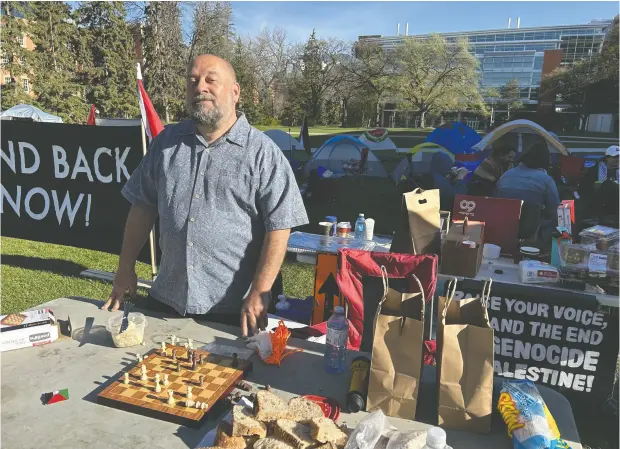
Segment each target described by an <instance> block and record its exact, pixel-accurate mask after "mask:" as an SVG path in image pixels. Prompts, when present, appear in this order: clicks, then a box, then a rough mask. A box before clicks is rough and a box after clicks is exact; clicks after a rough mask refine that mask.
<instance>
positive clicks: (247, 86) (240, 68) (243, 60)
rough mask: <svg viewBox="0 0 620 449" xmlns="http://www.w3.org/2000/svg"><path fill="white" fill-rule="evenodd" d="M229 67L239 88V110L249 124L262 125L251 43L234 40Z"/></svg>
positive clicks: (262, 119) (262, 118) (238, 39)
mask: <svg viewBox="0 0 620 449" xmlns="http://www.w3.org/2000/svg"><path fill="white" fill-rule="evenodd" d="M230 63H231V65H232V66H233V68H234V69H235V72H236V74H237V82H238V83H239V86H240V87H241V94H240V96H239V104H238V108H239V110H241V111H243V112H244V113H245V115H246V116H247V119H248V121H249V122H250V123H253V124H258V123H262V122H263V121H264V119H265V114H264V110H263V108H262V107H261V105H260V104H259V98H258V84H259V80H258V74H257V72H256V62H255V58H254V57H253V48H252V42H251V41H249V40H248V41H246V42H244V41H243V39H241V38H240V37H238V38H237V39H236V40H235V46H234V49H233V54H232V58H231V60H230Z"/></svg>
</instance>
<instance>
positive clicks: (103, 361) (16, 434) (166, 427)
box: [1, 298, 581, 449]
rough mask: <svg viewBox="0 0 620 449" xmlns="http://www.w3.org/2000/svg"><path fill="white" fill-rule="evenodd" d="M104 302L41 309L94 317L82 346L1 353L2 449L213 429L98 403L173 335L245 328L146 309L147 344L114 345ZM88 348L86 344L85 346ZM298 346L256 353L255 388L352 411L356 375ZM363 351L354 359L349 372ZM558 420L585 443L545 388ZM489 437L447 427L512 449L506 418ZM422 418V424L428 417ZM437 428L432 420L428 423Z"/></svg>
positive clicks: (166, 445) (157, 443) (219, 334)
mask: <svg viewBox="0 0 620 449" xmlns="http://www.w3.org/2000/svg"><path fill="white" fill-rule="evenodd" d="M99 304H100V303H99V302H97V301H93V300H89V299H83V298H73V299H67V298H60V299H56V300H54V301H51V302H48V303H46V304H44V305H42V307H50V308H51V309H52V310H53V311H54V313H55V315H56V317H57V318H59V319H63V320H64V319H67V316H70V317H71V321H72V323H73V326H74V333H77V334H78V335H79V334H80V328H81V327H83V326H84V323H85V322H86V320H87V318H89V317H92V318H94V323H93V327H92V330H91V332H90V333H89V334H88V338H87V339H86V342H85V344H81V343H80V341H76V340H72V339H64V340H58V341H56V342H54V343H52V344H49V345H46V346H39V347H33V348H28V349H20V350H15V351H9V352H5V353H2V367H1V370H2V371H1V374H2V410H1V418H2V434H1V436H2V447H3V449H4V448H7V449H13V448H19V449H29V448H32V449H35V448H36V449H39V448H41V447H44V448H46V449H67V448H88V449H103V448H131V449H142V448H144V449H147V448H148V449H175V448H179V449H182V448H194V447H195V446H196V445H197V444H198V442H199V441H200V440H201V439H202V437H203V436H204V435H205V434H206V433H207V432H208V431H209V430H210V429H212V428H213V427H214V426H215V425H216V424H217V421H218V419H213V420H210V421H207V422H206V423H205V424H204V425H203V426H202V427H201V428H199V429H190V428H186V427H182V426H179V425H177V424H172V423H168V422H164V421H159V420H156V419H152V418H147V417H144V416H141V415H137V414H133V413H129V412H125V411H122V410H117V409H114V408H109V407H106V406H103V405H99V404H97V402H96V396H97V394H98V393H99V392H100V391H101V390H102V389H103V388H105V386H107V385H108V384H109V383H110V378H111V377H112V376H115V375H117V374H118V373H119V372H120V371H121V370H123V369H124V368H125V366H126V365H128V364H133V363H135V355H134V354H135V353H136V352H141V353H146V352H148V351H149V350H151V349H154V348H157V347H158V346H159V342H161V340H162V339H163V338H164V337H165V336H167V335H170V334H175V335H177V336H179V337H183V338H188V337H189V338H193V339H194V341H195V343H196V345H199V344H202V343H204V344H206V343H212V342H215V343H219V344H225V345H229V346H237V347H243V342H242V340H240V339H239V338H238V337H237V335H239V333H238V332H239V329H238V328H233V327H229V326H223V325H219V324H214V323H206V322H197V321H195V320H192V319H185V318H170V317H164V316H161V315H156V314H153V313H150V312H144V313H145V314H146V315H147V320H148V326H147V328H146V334H145V341H146V346H138V347H134V348H124V349H120V348H114V347H113V346H112V342H111V339H110V337H109V334H108V333H107V331H106V330H105V324H106V322H107V319H108V318H109V316H110V313H109V312H104V311H101V310H99V309H98V307H97V306H98V305H99ZM82 343H84V342H82ZM289 343H290V344H291V346H297V347H301V348H303V349H304V352H303V353H298V354H294V355H292V356H290V357H289V358H287V359H285V360H284V361H283V363H282V365H281V366H280V367H279V368H278V367H274V366H270V365H266V364H264V363H263V362H261V361H260V360H259V359H258V358H257V356H256V355H253V356H252V359H253V361H254V371H253V372H252V373H251V374H250V376H249V377H248V380H249V381H250V382H251V383H252V384H255V385H265V384H270V385H271V386H272V387H273V388H274V389H275V390H276V391H277V392H278V393H279V394H280V395H281V396H282V397H284V398H290V397H293V396H297V395H302V394H317V395H322V396H330V397H333V398H335V399H337V400H338V401H339V402H340V403H341V404H345V402H346V401H345V398H346V393H347V391H348V384H349V376H350V373H349V372H348V371H345V373H342V374H340V375H330V374H327V373H325V372H324V370H323V368H322V352H323V346H322V345H319V344H316V343H310V342H305V341H300V340H294V339H291V340H290V341H289ZM358 355H359V353H356V352H350V353H349V354H348V355H347V357H348V360H347V366H349V365H350V362H351V360H352V359H353V358H354V357H356V356H358ZM434 377H435V376H434V368H433V367H425V369H424V375H423V382H422V388H421V392H420V396H419V402H418V416H417V419H421V418H420V416H421V415H429V418H430V419H433V416H432V415H433V414H434V413H433V410H434V400H433V396H434V395H433V388H432V383H433V379H434ZM62 388H68V389H69V395H70V399H69V400H68V401H65V402H61V403H58V404H52V405H47V406H44V405H42V403H41V400H40V397H41V395H42V394H43V393H46V392H50V391H53V390H58V389H62ZM540 390H541V393H542V395H543V397H544V399H545V401H546V402H547V405H548V407H549V409H550V411H551V413H552V414H553V415H554V417H555V419H556V421H557V423H558V425H559V427H560V431H561V432H562V435H563V437H564V438H565V439H567V441H568V442H570V444H571V447H572V448H573V449H580V448H581V445H580V444H578V443H576V442H578V441H579V436H578V434H577V430H576V427H575V422H574V419H573V416H572V410H571V407H570V404H569V402H568V401H567V400H566V399H565V398H564V397H563V396H562V395H560V394H559V393H557V392H555V391H552V390H550V389H547V388H545V387H541V388H540ZM364 416H366V414H365V413H362V412H361V413H357V414H347V413H343V414H342V415H341V421H343V422H346V423H347V425H348V426H349V427H354V426H355V425H356V424H357V423H358V422H359V421H360V420H361V419H363V417H364ZM494 419H495V421H494V426H493V431H492V433H491V434H490V435H476V434H473V433H468V432H459V431H451V430H448V442H449V444H450V445H451V446H452V447H453V448H454V449H480V448H487V447H488V448H493V449H503V448H506V449H511V448H512V447H513V445H512V442H511V441H510V439H509V438H508V437H507V435H506V430H505V426H504V425H503V423H501V421H499V417H497V416H496V417H495V418H494ZM390 421H391V422H392V424H393V425H395V426H396V427H398V428H400V429H402V430H414V429H422V428H426V427H428V424H424V423H423V422H418V421H407V420H402V419H392V418H390ZM421 421H425V419H421ZM427 422H430V421H427Z"/></svg>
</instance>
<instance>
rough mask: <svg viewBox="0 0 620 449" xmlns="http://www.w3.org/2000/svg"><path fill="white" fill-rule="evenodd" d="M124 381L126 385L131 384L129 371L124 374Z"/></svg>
mask: <svg viewBox="0 0 620 449" xmlns="http://www.w3.org/2000/svg"><path fill="white" fill-rule="evenodd" d="M123 383H124V384H125V385H129V373H127V372H126V373H125V374H123Z"/></svg>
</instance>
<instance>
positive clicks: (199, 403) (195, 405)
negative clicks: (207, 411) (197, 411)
mask: <svg viewBox="0 0 620 449" xmlns="http://www.w3.org/2000/svg"><path fill="white" fill-rule="evenodd" d="M192 402H194V401H192ZM201 405H202V402H200V401H196V402H194V407H196V408H200V406H201Z"/></svg>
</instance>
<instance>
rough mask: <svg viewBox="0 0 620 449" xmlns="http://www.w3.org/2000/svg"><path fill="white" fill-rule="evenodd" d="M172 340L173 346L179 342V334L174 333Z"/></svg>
mask: <svg viewBox="0 0 620 449" xmlns="http://www.w3.org/2000/svg"><path fill="white" fill-rule="evenodd" d="M170 340H171V341H172V346H174V345H176V344H177V336H176V335H173V336H172V337H170Z"/></svg>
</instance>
